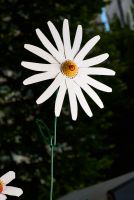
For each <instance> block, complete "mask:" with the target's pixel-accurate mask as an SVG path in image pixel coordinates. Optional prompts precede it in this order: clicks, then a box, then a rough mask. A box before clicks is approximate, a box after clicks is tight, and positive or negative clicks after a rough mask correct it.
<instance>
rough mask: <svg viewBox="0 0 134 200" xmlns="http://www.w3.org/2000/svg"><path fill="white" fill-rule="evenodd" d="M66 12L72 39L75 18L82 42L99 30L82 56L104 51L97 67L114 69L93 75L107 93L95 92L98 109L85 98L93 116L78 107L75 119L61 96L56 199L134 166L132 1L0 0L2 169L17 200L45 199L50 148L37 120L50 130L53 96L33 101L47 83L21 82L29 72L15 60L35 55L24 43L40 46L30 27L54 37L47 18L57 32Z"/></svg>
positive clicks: (0, 155)
mask: <svg viewBox="0 0 134 200" xmlns="http://www.w3.org/2000/svg"><path fill="white" fill-rule="evenodd" d="M64 18H67V19H69V21H70V30H71V38H72V39H73V38H74V34H75V30H76V27H77V25H78V24H82V26H83V32H84V35H83V44H84V43H85V42H86V41H87V40H89V39H90V38H92V37H93V36H95V35H97V34H99V35H100V36H101V40H100V42H99V43H98V44H97V45H96V46H95V48H94V49H93V50H92V51H91V52H90V53H89V55H88V57H92V56H95V55H98V54H102V53H105V52H108V53H109V54H110V58H109V59H108V60H107V61H106V62H105V63H102V64H101V65H99V66H100V67H101V66H102V67H107V68H110V69H113V70H115V71H116V77H97V80H101V81H102V82H103V83H105V84H107V85H109V86H111V87H112V88H113V93H110V94H106V93H103V92H98V91H97V92H98V93H99V96H100V97H101V99H102V100H103V102H104V105H105V108H104V109H103V110H100V109H99V108H98V107H97V106H96V105H95V104H94V103H93V102H92V101H91V100H90V99H88V98H87V100H88V103H89V105H90V106H91V109H92V111H93V113H94V116H93V118H89V117H87V116H86V114H85V113H84V112H83V111H82V110H81V108H80V107H79V114H78V120H77V121H76V122H73V121H72V120H71V116H70V108H69V103H68V97H66V100H65V103H64V107H63V110H62V114H61V117H60V118H59V119H58V127H57V143H58V146H57V151H56V155H55V158H54V159H55V162H54V199H58V198H59V197H62V196H63V195H65V194H67V193H70V192H72V191H74V190H80V189H83V188H86V187H90V186H92V185H94V184H98V183H100V182H104V181H106V180H111V179H112V180H113V178H114V177H117V176H120V175H123V174H126V173H129V172H131V171H133V170H134V156H133V153H134V139H133V138H134V136H133V135H134V117H133V116H134V90H133V88H134V1H131V0H113V1H101V0H94V1H91V0H84V1H83V0H75V1H73V0H62V1H60V0H57V1H55V0H48V1H45V0H38V1H37V0H32V1H28V0H0V50H1V53H0V175H2V174H4V173H6V172H7V171H8V170H14V171H16V173H17V179H16V180H15V181H14V182H13V184H14V185H16V186H18V187H21V188H23V190H24V195H23V196H22V197H21V198H20V199H22V200H23V199H24V200H26V199H32V200H43V199H49V188H50V148H49V145H48V144H47V141H43V139H42V136H41V134H40V133H39V130H38V128H37V126H36V120H37V119H41V120H42V121H43V122H44V123H45V124H46V125H47V126H48V128H49V129H51V130H53V124H54V102H55V95H53V97H52V98H51V99H49V100H48V101H47V102H45V103H44V104H43V105H40V106H37V105H36V102H35V101H36V99H37V98H38V97H39V96H40V94H41V93H42V92H43V91H44V90H45V88H46V87H47V86H48V85H49V84H50V83H51V81H50V82H49V81H45V82H41V83H38V84H34V85H30V86H23V84H22V82H23V80H24V79H25V78H27V77H29V76H30V75H32V74H33V72H31V71H30V70H26V69H24V68H23V67H22V66H21V65H20V63H21V61H22V60H26V61H33V62H34V61H35V62H37V61H39V58H38V57H36V56H34V55H33V54H31V53H29V52H27V51H26V50H25V49H24V48H23V47H24V44H25V43H29V44H33V45H37V46H39V47H41V48H43V47H42V45H41V43H40V41H39V39H38V38H37V36H36V33H35V29H36V28H40V29H41V30H42V31H43V32H44V33H45V34H46V36H47V37H48V38H49V39H50V40H51V41H52V38H51V35H50V32H49V30H48V27H47V21H48V20H51V21H52V22H53V23H54V24H55V25H56V27H57V28H58V30H59V32H60V33H61V29H62V22H63V19H64ZM52 42H53V41H52ZM83 44H82V45H83ZM40 61H41V60H40ZM44 134H46V133H45V130H44ZM121 180H122V179H121ZM122 181H123V180H122ZM122 181H121V182H120V184H121V183H122ZM106 185H107V184H106ZM103 188H104V186H103ZM108 190H109V188H108ZM106 192H107V191H106ZM108 196H109V195H108ZM9 198H10V197H9ZM108 198H109V199H110V198H112V196H109V197H108ZM10 199H16V198H10ZM70 199H71V198H70ZM73 199H78V197H77V198H75V197H74V198H73ZM81 199H82V198H81ZM85 199H88V198H87V197H84V198H83V200H85ZM89 199H90V200H93V197H92V198H89ZM96 200H97V199H96ZM99 200H100V199H99ZM127 200H129V199H127Z"/></svg>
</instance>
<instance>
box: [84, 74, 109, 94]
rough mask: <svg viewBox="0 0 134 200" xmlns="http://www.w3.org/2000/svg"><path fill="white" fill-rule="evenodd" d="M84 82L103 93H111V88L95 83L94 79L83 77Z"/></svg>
mask: <svg viewBox="0 0 134 200" xmlns="http://www.w3.org/2000/svg"><path fill="white" fill-rule="evenodd" d="M84 80H85V81H86V83H87V84H89V85H90V86H92V87H94V88H96V89H98V90H101V91H103V92H112V88H110V87H108V86H107V85H105V84H103V83H101V82H99V81H96V80H95V79H93V78H91V77H89V76H84Z"/></svg>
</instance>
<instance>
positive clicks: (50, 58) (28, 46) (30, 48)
mask: <svg viewBox="0 0 134 200" xmlns="http://www.w3.org/2000/svg"><path fill="white" fill-rule="evenodd" d="M24 48H25V49H27V50H28V51H30V52H32V53H34V54H35V55H37V56H39V57H41V58H43V59H44V60H46V61H48V62H49V63H58V62H57V60H56V59H55V58H54V57H53V56H51V54H49V53H47V52H46V51H44V50H43V49H41V48H39V47H36V46H34V45H31V44H25V45H24Z"/></svg>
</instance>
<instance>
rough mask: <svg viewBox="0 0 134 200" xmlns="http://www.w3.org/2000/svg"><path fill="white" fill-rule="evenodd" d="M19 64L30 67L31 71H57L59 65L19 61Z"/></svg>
mask: <svg viewBox="0 0 134 200" xmlns="http://www.w3.org/2000/svg"><path fill="white" fill-rule="evenodd" d="M21 65H22V66H23V67H25V68H27V69H31V70H33V71H39V72H45V71H52V72H59V71H60V65H59V64H58V63H57V64H43V63H34V62H25V61H23V62H21Z"/></svg>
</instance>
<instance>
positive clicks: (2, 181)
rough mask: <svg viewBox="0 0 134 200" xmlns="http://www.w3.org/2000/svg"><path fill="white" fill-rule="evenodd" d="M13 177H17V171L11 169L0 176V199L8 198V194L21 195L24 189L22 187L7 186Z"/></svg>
mask: <svg viewBox="0 0 134 200" xmlns="http://www.w3.org/2000/svg"><path fill="white" fill-rule="evenodd" d="M13 179H15V172H13V171H9V172H7V173H6V174H4V175H3V176H1V177H0V200H4V199H7V197H6V195H11V196H17V197H19V196H21V195H22V193H23V191H22V189H20V188H17V187H12V186H7V184H8V183H10V182H11V181H12V180H13Z"/></svg>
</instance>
